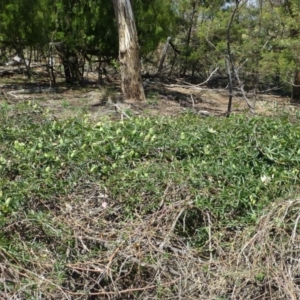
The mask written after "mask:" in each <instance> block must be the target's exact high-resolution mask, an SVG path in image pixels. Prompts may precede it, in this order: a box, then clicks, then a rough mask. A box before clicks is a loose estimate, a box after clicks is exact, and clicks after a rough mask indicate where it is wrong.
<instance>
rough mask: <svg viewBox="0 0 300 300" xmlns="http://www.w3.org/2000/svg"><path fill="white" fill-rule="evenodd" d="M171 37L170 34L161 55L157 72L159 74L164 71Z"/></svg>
mask: <svg viewBox="0 0 300 300" xmlns="http://www.w3.org/2000/svg"><path fill="white" fill-rule="evenodd" d="M170 40H171V37H170V36H169V37H168V38H167V41H166V43H165V46H164V49H163V51H162V54H161V57H160V61H159V66H158V70H157V73H158V74H159V73H160V72H161V71H162V68H163V65H164V62H165V59H166V56H167V51H168V47H169V43H170Z"/></svg>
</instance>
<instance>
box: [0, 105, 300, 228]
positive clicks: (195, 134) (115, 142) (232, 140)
mask: <svg viewBox="0 0 300 300" xmlns="http://www.w3.org/2000/svg"><path fill="white" fill-rule="evenodd" d="M1 120H2V122H1V124H0V178H1V179H0V213H1V222H2V223H3V222H5V220H6V218H9V215H10V213H12V212H15V211H17V210H18V209H19V208H20V207H22V206H23V205H25V206H26V203H27V202H28V201H29V200H31V201H32V199H39V198H43V199H49V200H51V198H52V197H53V196H57V195H67V194H68V193H70V192H71V191H72V189H74V187H76V185H77V184H78V183H79V182H80V181H81V180H83V179H84V180H91V181H93V182H99V183H100V184H101V186H104V187H105V188H106V189H107V190H108V191H109V192H110V194H111V196H112V198H113V199H115V200H116V201H120V202H122V203H123V204H124V209H125V210H124V211H125V212H126V214H125V215H124V217H129V216H131V213H132V212H133V211H136V210H138V211H139V212H140V213H141V214H147V212H149V211H153V210H155V209H157V208H158V205H159V204H160V202H161V198H162V195H163V194H164V191H165V189H166V187H167V185H168V184H170V183H172V184H174V185H176V186H178V187H183V188H184V191H185V192H184V194H178V195H177V196H178V198H181V199H183V197H188V198H189V199H192V200H194V201H195V203H196V204H197V206H199V208H201V209H205V210H209V211H211V212H212V213H213V215H214V216H215V217H216V218H217V219H218V220H220V221H221V222H223V223H234V222H236V221H238V222H241V221H242V220H243V222H248V221H249V220H251V219H253V218H254V219H255V218H256V217H257V216H258V215H259V214H260V212H261V210H262V209H263V208H264V207H265V206H266V205H268V204H269V203H270V202H272V201H274V200H275V199H277V198H279V197H282V196H284V195H286V194H287V193H291V192H293V191H295V189H296V190H297V185H298V184H299V165H300V126H299V124H298V123H295V122H294V123H291V122H289V120H288V118H285V117H283V118H269V117H259V116H257V117H251V118H249V117H247V116H244V115H237V116H232V117H231V118H228V119H225V118H224V119H216V118H206V119H202V118H199V117H198V116H196V115H194V114H185V115H182V116H179V117H176V118H174V117H164V118H162V117H159V118H147V117H141V118H135V119H131V120H128V121H126V122H111V121H103V122H99V123H97V124H90V123H89V120H88V118H87V117H86V118H85V116H82V118H77V119H69V120H67V121H59V120H56V119H55V118H53V117H52V116H51V115H48V114H47V112H44V111H42V110H41V109H40V108H39V107H38V106H35V105H34V106H32V105H30V104H29V105H28V104H25V105H22V106H19V107H13V108H12V107H9V106H1ZM55 198H56V197H55ZM175 200H176V199H168V201H170V202H172V201H175Z"/></svg>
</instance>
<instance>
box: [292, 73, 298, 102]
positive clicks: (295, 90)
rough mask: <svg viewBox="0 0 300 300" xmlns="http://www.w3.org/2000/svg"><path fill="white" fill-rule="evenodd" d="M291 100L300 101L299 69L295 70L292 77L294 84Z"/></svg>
mask: <svg viewBox="0 0 300 300" xmlns="http://www.w3.org/2000/svg"><path fill="white" fill-rule="evenodd" d="M292 101H293V102H296V103H299V102H300V71H299V70H296V72H295V77H294V86H293V99H292Z"/></svg>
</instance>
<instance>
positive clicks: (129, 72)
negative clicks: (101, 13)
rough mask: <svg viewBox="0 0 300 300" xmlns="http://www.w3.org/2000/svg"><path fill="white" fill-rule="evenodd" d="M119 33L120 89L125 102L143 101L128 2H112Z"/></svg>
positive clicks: (138, 60)
mask: <svg viewBox="0 0 300 300" xmlns="http://www.w3.org/2000/svg"><path fill="white" fill-rule="evenodd" d="M112 3H113V6H114V10H115V16H116V19H117V23H118V32H119V60H120V67H121V69H120V71H121V87H122V92H123V95H124V97H125V98H126V99H127V100H137V101H145V100H146V98H145V93H144V88H143V83H142V76H141V70H140V53H139V44H138V37H137V31H136V27H135V20H134V16H133V12H132V7H131V3H130V0H112Z"/></svg>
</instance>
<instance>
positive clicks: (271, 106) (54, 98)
mask: <svg viewBox="0 0 300 300" xmlns="http://www.w3.org/2000/svg"><path fill="white" fill-rule="evenodd" d="M145 92H146V97H147V102H145V103H141V102H134V103H132V102H128V101H126V99H122V96H121V90H120V83H119V82H118V81H117V80H115V81H113V82H111V83H109V84H108V83H106V84H105V85H102V86H99V85H97V84H93V83H89V84H85V85H75V84H74V85H66V84H64V83H59V84H57V85H55V86H50V85H49V83H47V82H45V81H36V82H34V83H30V82H28V80H26V79H25V78H24V77H21V78H20V76H18V77H16V76H15V77H10V78H9V79H6V78H2V79H1V80H0V93H1V95H2V97H1V99H0V103H1V102H8V103H9V104H16V103H19V102H22V101H29V100H31V101H36V102H37V103H39V104H40V105H41V106H43V107H45V108H46V109H49V110H50V111H51V112H52V113H53V114H55V115H56V116H57V117H59V118H66V117H69V116H76V115H78V113H79V112H84V113H88V114H90V116H91V117H92V119H94V120H98V119H101V118H102V117H104V116H106V117H112V118H129V117H130V116H133V115H140V114H145V115H151V116H154V115H161V116H167V115H176V114H179V113H182V112H185V111H193V112H195V113H198V114H199V115H201V116H222V115H225V114H226V112H227V106H228V97H229V96H228V91H227V90H225V89H208V88H206V87H204V86H195V85H184V84H183V85H181V84H164V83H162V82H158V81H151V82H150V81H148V82H146V86H145ZM248 99H250V100H251V101H252V103H254V97H253V96H251V95H248ZM296 110H297V106H295V105H292V104H291V103H290V99H289V98H288V97H280V96H277V95H263V94H258V95H257V96H256V101H255V111H256V113H258V114H268V115H270V114H277V113H278V112H289V113H292V112H295V111H296ZM247 111H249V108H248V106H247V104H246V101H245V100H244V98H243V97H242V96H234V97H233V104H232V113H240V112H247Z"/></svg>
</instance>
